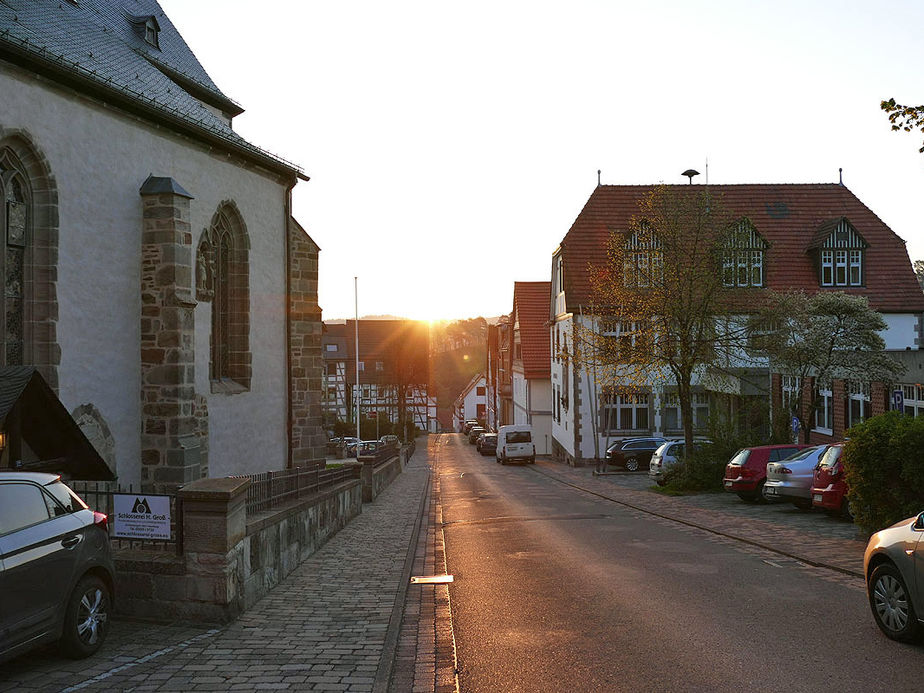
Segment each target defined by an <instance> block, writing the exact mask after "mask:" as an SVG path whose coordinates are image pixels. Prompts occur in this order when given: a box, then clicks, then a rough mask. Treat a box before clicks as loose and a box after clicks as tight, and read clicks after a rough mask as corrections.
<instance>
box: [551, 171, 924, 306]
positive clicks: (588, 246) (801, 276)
mask: <svg viewBox="0 0 924 693" xmlns="http://www.w3.org/2000/svg"><path fill="white" fill-rule="evenodd" d="M656 187H661V186H654V185H638V186H634V185H633V186H629V185H600V186H597V188H596V189H595V190H594V191H593V193H592V194H591V196H590V198H589V199H588V200H587V203H586V204H585V205H584V209H582V210H581V213H580V214H579V215H578V216H577V219H575V221H574V224H573V225H572V226H571V229H570V230H569V231H568V233H567V235H566V236H565V237H564V239H563V240H562V242H561V251H562V264H563V268H564V285H565V298H566V300H567V310H568V311H569V312H574V313H577V312H578V311H579V309H580V306H582V305H583V306H587V305H589V304H590V303H591V287H590V285H589V281H588V279H589V277H588V271H587V270H588V266H589V265H591V264H596V263H602V262H603V261H605V258H606V243H607V240H608V238H609V235H610V233H611V232H612V231H616V230H619V231H628V230H629V228H630V223H631V220H632V218H633V217H634V216H637V215H638V214H639V201H640V200H641V199H642V198H643V197H644V196H646V195H648V194H649V193H650V192H651V191H652V190H654V189H655V188H656ZM664 187H667V188H682V189H683V190H691V189H692V190H697V189H698V190H700V191H702V190H703V189H704V187H705V186H701V185H692V186H691V185H681V186H664ZM709 191H710V194H712V195H714V196H715V197H716V198H717V199H721V201H722V204H723V205H724V206H725V207H726V208H727V209H728V210H730V211H732V212H734V213H735V214H738V215H741V216H746V217H748V218H749V219H750V220H751V222H752V223H753V225H754V228H756V229H757V231H758V232H759V233H760V234H761V235H762V236H763V237H764V238H765V239H766V240H767V241H768V242H769V244H770V247H769V248H768V249H767V251H766V255H765V261H764V268H765V283H766V286H767V288H770V289H775V290H778V291H784V290H800V289H801V290H804V291H805V292H807V293H815V292H818V291H822V290H825V291H827V290H843V291H845V292H846V293H850V294H859V295H864V296H867V297H868V299H869V302H870V305H871V306H872V307H873V308H875V309H876V310H878V311H880V312H884V313H917V312H921V311H924V293H922V292H921V287H920V285H919V284H918V282H917V279H916V278H915V275H914V271H913V270H912V267H911V261H910V259H909V257H908V251H907V250H906V249H905V242H904V241H903V240H902V239H901V238H899V237H898V236H897V235H896V234H895V232H893V231H892V230H891V229H890V228H889V227H888V226H886V224H885V223H884V222H883V221H882V220H881V219H880V218H879V217H877V216H876V215H875V214H874V213H873V212H872V211H871V210H870V209H869V208H868V207H867V206H866V205H864V204H863V203H862V202H861V201H860V200H859V199H858V198H857V196H856V195H854V194H853V193H852V192H851V191H850V190H849V189H848V188H846V187H845V186H843V185H839V184H836V183H831V184H824V183H822V184H743V185H710V186H709ZM842 217H845V218H846V219H847V220H848V221H849V222H850V223H851V225H853V227H854V228H855V229H856V230H857V232H858V233H859V234H860V235H861V236H862V237H863V239H864V240H865V241H866V243H867V244H868V247H867V248H866V250H865V257H864V275H865V276H864V280H865V282H866V285H865V286H863V287H834V288H832V289H829V288H827V287H826V288H824V289H822V287H821V286H820V282H819V277H818V272H817V269H816V264H815V262H816V261H815V258H814V254H813V253H812V252H811V250H812V248H813V247H817V245H818V239H817V235H818V234H819V233H824V231H825V230H826V229H828V228H830V229H833V228H834V223H836V221H837V220H839V219H840V218H842ZM743 291H754V290H753V289H744V290H743Z"/></svg>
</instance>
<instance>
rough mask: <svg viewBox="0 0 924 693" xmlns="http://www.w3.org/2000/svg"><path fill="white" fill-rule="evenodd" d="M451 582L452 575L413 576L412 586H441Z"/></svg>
mask: <svg viewBox="0 0 924 693" xmlns="http://www.w3.org/2000/svg"><path fill="white" fill-rule="evenodd" d="M447 582H452V575H414V576H413V577H411V584H412V585H443V584H445V583H447Z"/></svg>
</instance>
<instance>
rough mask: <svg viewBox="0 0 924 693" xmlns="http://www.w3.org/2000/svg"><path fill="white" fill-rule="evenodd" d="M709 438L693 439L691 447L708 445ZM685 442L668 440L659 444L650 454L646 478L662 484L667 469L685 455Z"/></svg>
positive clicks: (696, 448) (659, 484)
mask: <svg viewBox="0 0 924 693" xmlns="http://www.w3.org/2000/svg"><path fill="white" fill-rule="evenodd" d="M711 442H712V441H709V440H694V441H693V448H694V449H695V450H699V449H701V448H702V447H703V446H704V445H709V444H710V443H711ZM686 447H687V445H686V443H685V442H684V441H682V440H668V441H667V442H666V443H664V444H663V445H661V447H659V448H658V449H657V450H655V451H654V454H653V455H652V456H651V461H650V462H649V463H648V478H649V479H652V480H653V481H655V482H657V484H658V486H664V484H665V483H666V482H665V481H664V475H665V474H666V473H667V470H668V469H670V468H671V467H673V466H674V465H675V464H677V463H678V462H679V461H680V460H682V459H683V458H684V457H685V456H686V454H685V453H686Z"/></svg>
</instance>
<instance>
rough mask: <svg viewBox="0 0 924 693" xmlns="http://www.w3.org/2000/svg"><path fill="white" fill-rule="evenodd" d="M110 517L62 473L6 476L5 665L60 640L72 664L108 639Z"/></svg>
mask: <svg viewBox="0 0 924 693" xmlns="http://www.w3.org/2000/svg"><path fill="white" fill-rule="evenodd" d="M114 575H115V568H114V567H113V564H112V556H111V555H110V552H109V534H108V518H107V517H106V515H104V514H103V513H98V512H94V511H93V510H90V509H89V508H88V507H87V504H86V503H84V502H83V501H82V500H81V499H80V497H79V496H77V494H75V493H74V492H73V491H72V490H71V489H70V488H68V487H67V486H66V485H65V484H63V483H62V482H61V477H59V476H58V475H56V474H41V473H36V472H31V473H26V472H0V586H2V589H0V661H4V660H7V659H11V658H12V657H15V656H17V655H19V654H21V653H23V652H25V651H27V650H30V649H32V648H34V647H36V646H38V645H41V644H43V643H47V642H52V641H55V640H57V641H59V643H60V645H61V647H62V649H63V651H64V653H65V654H67V655H68V656H70V657H74V658H81V657H88V656H90V655H92V654H93V653H94V652H96V651H97V650H98V649H99V648H100V646H101V645H102V644H103V641H104V640H105V639H106V634H107V633H108V632H109V617H110V615H111V613H112V606H113V600H114V589H113V586H114V584H115V582H114V579H113V576H114Z"/></svg>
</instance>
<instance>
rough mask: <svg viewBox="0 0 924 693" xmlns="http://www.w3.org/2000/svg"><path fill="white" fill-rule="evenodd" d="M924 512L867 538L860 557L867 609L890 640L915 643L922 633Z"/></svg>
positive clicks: (923, 604) (923, 628)
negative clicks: (864, 576) (867, 540)
mask: <svg viewBox="0 0 924 693" xmlns="http://www.w3.org/2000/svg"><path fill="white" fill-rule="evenodd" d="M922 536H924V513H921V514H920V515H917V516H916V517H909V518H908V519H907V520H902V521H901V522H898V523H896V524H894V525H892V526H891V527H889V528H888V529H883V530H880V531H879V532H876V533H875V534H874V535H873V536H871V537H870V539H869V543H868V544H867V545H866V553H865V554H864V556H863V573H864V575H866V592H867V595H868V597H869V606H870V609H871V610H872V612H873V618H874V619H876V625H877V626H879V629H880V630H881V631H882V632H883V633H885V634H886V635H887V636H889V637H890V638H892V639H893V640H899V641H901V642H910V641H913V640H917V639H918V637H919V636H920V635H921V633H922V630H924V625H922V624H924V622H922V611H921V609H922V608H924V568H922V567H921V562H922V559H924V544H922V543H921V537H922Z"/></svg>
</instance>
